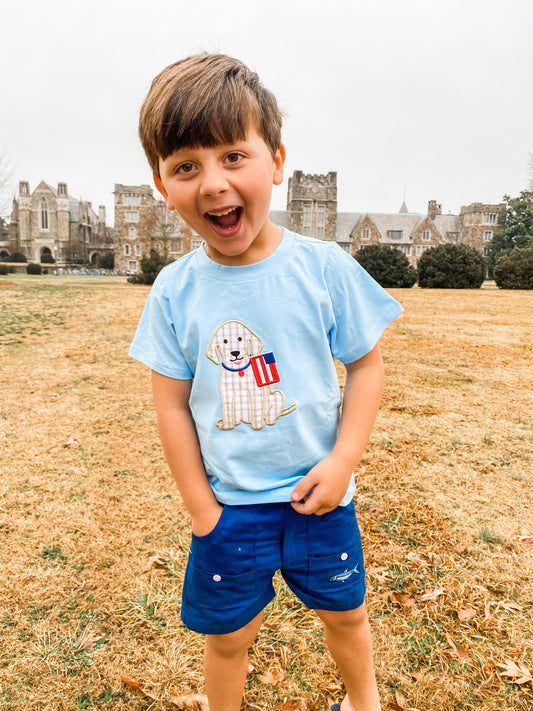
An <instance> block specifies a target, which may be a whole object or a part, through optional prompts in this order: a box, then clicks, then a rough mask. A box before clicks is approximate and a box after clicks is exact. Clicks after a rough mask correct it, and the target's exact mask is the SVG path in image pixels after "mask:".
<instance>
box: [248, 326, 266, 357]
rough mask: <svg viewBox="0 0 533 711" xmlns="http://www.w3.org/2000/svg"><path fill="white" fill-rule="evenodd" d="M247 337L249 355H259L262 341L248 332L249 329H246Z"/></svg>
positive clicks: (251, 332)
mask: <svg viewBox="0 0 533 711" xmlns="http://www.w3.org/2000/svg"><path fill="white" fill-rule="evenodd" d="M247 336H248V349H249V352H250V355H258V354H259V353H261V348H262V347H263V341H262V340H261V339H260V338H259V336H256V335H255V333H254V332H253V331H250V329H248V334H247Z"/></svg>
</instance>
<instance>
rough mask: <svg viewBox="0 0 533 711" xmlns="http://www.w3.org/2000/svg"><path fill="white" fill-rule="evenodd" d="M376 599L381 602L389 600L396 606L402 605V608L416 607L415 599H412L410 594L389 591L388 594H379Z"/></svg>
mask: <svg viewBox="0 0 533 711" xmlns="http://www.w3.org/2000/svg"><path fill="white" fill-rule="evenodd" d="M376 597H377V598H378V599H379V600H385V601H387V600H388V601H390V602H392V603H393V604H394V605H400V607H405V608H411V607H416V602H415V599H414V598H413V597H411V596H410V595H409V594H408V593H399V592H395V591H394V590H387V591H386V592H383V593H378V594H377V595H376Z"/></svg>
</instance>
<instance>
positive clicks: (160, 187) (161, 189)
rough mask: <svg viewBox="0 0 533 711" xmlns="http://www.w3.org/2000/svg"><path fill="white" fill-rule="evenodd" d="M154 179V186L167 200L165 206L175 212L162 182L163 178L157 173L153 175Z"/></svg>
mask: <svg viewBox="0 0 533 711" xmlns="http://www.w3.org/2000/svg"><path fill="white" fill-rule="evenodd" d="M153 179H154V185H155V186H156V188H157V190H158V192H159V193H161V195H162V196H163V199H164V200H165V204H166V206H167V209H168V210H173V209H174V205H173V204H172V203H171V202H170V200H169V197H168V195H167V191H166V190H165V188H164V186H163V183H162V182H161V178H159V177H158V176H157V175H156V174H155V173H154V174H153Z"/></svg>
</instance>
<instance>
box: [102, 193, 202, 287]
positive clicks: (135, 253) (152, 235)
mask: <svg viewBox="0 0 533 711" xmlns="http://www.w3.org/2000/svg"><path fill="white" fill-rule="evenodd" d="M114 195H115V227H114V240H115V268H116V269H119V270H120V271H122V272H127V273H132V274H134V273H136V272H138V271H140V261H141V258H142V257H144V256H149V254H150V250H152V249H155V250H156V251H157V252H159V254H161V255H162V256H164V257H165V258H166V259H178V258H179V257H181V256H183V255H184V254H187V252H190V251H191V249H194V248H195V247H197V246H199V245H200V244H201V241H202V240H201V239H200V238H199V237H198V236H197V235H196V234H195V233H194V232H193V231H192V230H191V228H190V227H189V226H188V225H186V224H185V222H183V220H182V219H181V217H180V216H179V215H178V213H177V212H176V211H175V210H172V211H170V210H167V208H166V205H165V203H164V202H163V201H162V200H157V199H156V198H154V194H153V191H152V188H151V187H150V186H149V185H121V184H119V183H115V193H114Z"/></svg>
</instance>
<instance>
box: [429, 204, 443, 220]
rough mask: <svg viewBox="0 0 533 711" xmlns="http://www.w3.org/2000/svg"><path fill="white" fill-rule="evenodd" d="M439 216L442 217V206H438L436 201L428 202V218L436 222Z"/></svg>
mask: <svg viewBox="0 0 533 711" xmlns="http://www.w3.org/2000/svg"><path fill="white" fill-rule="evenodd" d="M437 215H442V205H438V204H437V201H436V200H430V201H429V202H428V216H429V217H430V219H432V220H434V219H435V217H436V216H437Z"/></svg>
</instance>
